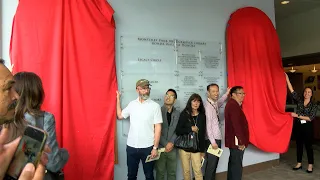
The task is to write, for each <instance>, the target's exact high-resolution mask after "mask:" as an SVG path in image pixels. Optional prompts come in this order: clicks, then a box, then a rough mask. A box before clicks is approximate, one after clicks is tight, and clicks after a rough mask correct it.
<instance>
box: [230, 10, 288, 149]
mask: <svg viewBox="0 0 320 180" xmlns="http://www.w3.org/2000/svg"><path fill="white" fill-rule="evenodd" d="M226 38H227V64H228V85H229V86H230V87H231V86H235V85H240V86H243V87H244V90H245V92H246V96H245V100H244V102H243V110H244V112H245V114H246V117H247V120H248V123H249V132H250V142H251V143H252V144H253V145H255V146H256V147H258V148H260V149H261V150H263V151H266V152H277V153H283V152H286V151H287V149H288V145H289V141H290V136H291V131H292V124H293V123H292V117H291V116H290V114H288V113H286V112H285V105H286V93H287V87H286V86H287V85H286V80H285V74H284V70H283V66H282V59H281V53H280V45H279V40H278V36H277V33H276V30H275V28H274V26H273V24H272V22H271V21H270V19H269V18H268V16H267V15H266V14H265V13H264V12H262V11H261V10H259V9H257V8H254V7H245V8H241V9H239V10H237V11H235V12H234V13H233V14H232V15H231V16H230V19H229V21H228V24H227V30H226Z"/></svg>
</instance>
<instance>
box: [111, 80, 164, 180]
mask: <svg viewBox="0 0 320 180" xmlns="http://www.w3.org/2000/svg"><path fill="white" fill-rule="evenodd" d="M150 90H151V88H150V83H149V81H148V80H146V79H140V80H139V81H137V83H136V91H137V93H138V95H139V97H138V98H137V99H135V100H133V101H131V102H130V103H129V104H128V106H127V107H126V108H124V109H123V110H122V109H121V106H120V93H119V92H117V116H118V119H125V118H127V117H130V129H129V134H128V140H127V166H128V180H136V179H137V174H138V169H139V163H140V161H141V162H142V165H143V170H144V174H145V177H146V180H154V176H153V168H154V161H152V162H148V163H146V162H145V161H146V158H147V156H148V155H151V158H155V157H156V156H157V155H158V150H157V149H158V145H159V140H160V135H161V123H162V115H161V108H160V105H159V104H158V103H156V102H154V101H153V100H151V99H150V98H149V97H150Z"/></svg>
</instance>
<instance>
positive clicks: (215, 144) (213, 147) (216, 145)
mask: <svg viewBox="0 0 320 180" xmlns="http://www.w3.org/2000/svg"><path fill="white" fill-rule="evenodd" d="M211 146H212V149H218V148H219V146H218V144H217V143H214V144H211Z"/></svg>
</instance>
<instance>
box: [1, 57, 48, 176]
mask: <svg viewBox="0 0 320 180" xmlns="http://www.w3.org/2000/svg"><path fill="white" fill-rule="evenodd" d="M14 83H15V82H14V80H13V76H12V74H11V72H10V71H9V69H8V68H7V67H6V66H5V65H4V60H3V59H1V58H0V164H1V168H0V179H3V178H4V177H5V174H6V171H7V168H8V167H9V165H10V162H11V161H12V159H13V155H14V153H15V151H16V149H17V147H18V144H19V141H20V137H19V138H16V139H15V140H13V141H12V142H9V143H8V140H9V138H10V132H9V129H8V128H7V125H6V124H9V123H13V121H14V115H15V105H16V102H17V100H18V97H19V96H18V94H17V92H16V91H15V90H14V88H13V85H14ZM45 152H50V149H49V148H48V147H46V149H45ZM47 161H48V159H47V156H46V154H45V153H43V154H42V157H41V163H39V164H38V166H37V168H35V167H34V165H33V164H31V163H28V164H27V165H26V166H25V167H24V169H23V171H22V173H21V175H20V178H19V180H42V179H43V176H44V174H45V168H44V165H43V164H46V163H47Z"/></svg>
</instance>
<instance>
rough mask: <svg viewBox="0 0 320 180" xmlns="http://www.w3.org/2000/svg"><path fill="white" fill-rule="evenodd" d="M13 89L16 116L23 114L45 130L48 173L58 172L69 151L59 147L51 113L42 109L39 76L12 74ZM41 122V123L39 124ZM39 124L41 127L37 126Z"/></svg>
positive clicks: (30, 121)
mask: <svg viewBox="0 0 320 180" xmlns="http://www.w3.org/2000/svg"><path fill="white" fill-rule="evenodd" d="M13 78H14V80H15V84H14V89H15V90H16V92H17V93H18V94H19V96H20V97H19V103H18V105H17V109H18V110H17V112H16V113H17V116H21V115H24V119H25V120H26V122H27V123H28V124H30V125H32V126H36V127H38V128H41V129H43V130H44V131H46V132H47V134H48V138H47V145H48V146H49V147H50V148H51V151H52V152H51V153H50V154H48V159H49V162H48V164H47V165H46V168H47V171H49V173H57V174H59V173H60V170H61V169H62V168H63V167H64V166H65V164H66V163H67V161H68V159H69V153H68V151H67V150H66V149H64V148H59V146H58V142H57V137H56V125H55V119H54V116H53V114H51V113H49V112H47V111H42V110H41V105H42V103H43V101H44V90H43V87H42V81H41V79H40V77H39V76H38V75H37V74H35V73H33V72H19V73H17V74H15V75H14V76H13ZM41 124H42V125H41ZM40 125H41V127H39V126H40Z"/></svg>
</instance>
